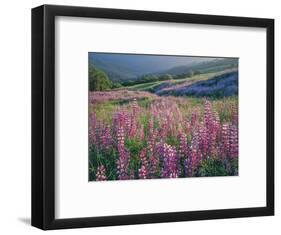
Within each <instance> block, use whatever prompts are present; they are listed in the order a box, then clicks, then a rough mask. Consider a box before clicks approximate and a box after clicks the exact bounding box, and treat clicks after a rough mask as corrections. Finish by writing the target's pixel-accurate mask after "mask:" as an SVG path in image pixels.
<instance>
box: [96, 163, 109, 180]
mask: <svg viewBox="0 0 281 235" xmlns="http://www.w3.org/2000/svg"><path fill="white" fill-rule="evenodd" d="M96 180H97V181H104V180H107V177H106V175H105V167H104V166H103V165H100V166H99V167H98V169H97V173H96Z"/></svg>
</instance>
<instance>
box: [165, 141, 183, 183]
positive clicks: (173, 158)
mask: <svg viewBox="0 0 281 235" xmlns="http://www.w3.org/2000/svg"><path fill="white" fill-rule="evenodd" d="M161 176H162V178H177V177H178V176H179V171H178V157H177V153H176V149H175V148H174V147H172V146H170V145H168V144H166V143H164V145H163V168H162V172H161Z"/></svg>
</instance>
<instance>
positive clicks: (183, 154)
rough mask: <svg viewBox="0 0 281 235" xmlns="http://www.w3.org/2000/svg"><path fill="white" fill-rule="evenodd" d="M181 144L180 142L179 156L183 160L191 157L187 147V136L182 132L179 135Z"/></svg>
mask: <svg viewBox="0 0 281 235" xmlns="http://www.w3.org/2000/svg"><path fill="white" fill-rule="evenodd" d="M179 142H180V145H179V156H180V157H181V158H182V159H185V158H187V157H188V155H189V149H188V145H187V142H186V135H185V134H184V133H182V132H181V133H180V134H179Z"/></svg>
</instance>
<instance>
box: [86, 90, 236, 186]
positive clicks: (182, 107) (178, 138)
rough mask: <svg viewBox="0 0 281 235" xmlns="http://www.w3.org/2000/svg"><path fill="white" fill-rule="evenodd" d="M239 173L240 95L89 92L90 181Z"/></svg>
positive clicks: (117, 91)
mask: <svg viewBox="0 0 281 235" xmlns="http://www.w3.org/2000/svg"><path fill="white" fill-rule="evenodd" d="M231 175H238V97H237V96H231V97H227V98H221V99H214V100H212V99H206V98H189V97H174V96H158V95H156V94H152V93H150V92H145V91H130V90H126V89H119V90H111V91H103V92H90V94H89V180H90V181H93V180H95V181H102V180H128V179H153V178H178V177H200V176H231Z"/></svg>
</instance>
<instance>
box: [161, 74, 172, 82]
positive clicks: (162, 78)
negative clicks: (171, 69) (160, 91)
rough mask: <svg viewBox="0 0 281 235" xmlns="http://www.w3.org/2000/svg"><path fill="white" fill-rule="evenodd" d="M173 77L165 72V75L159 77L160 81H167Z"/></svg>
mask: <svg viewBox="0 0 281 235" xmlns="http://www.w3.org/2000/svg"><path fill="white" fill-rule="evenodd" d="M172 79H173V76H172V75H170V74H164V75H162V76H160V77H159V80H160V81H166V80H172Z"/></svg>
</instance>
